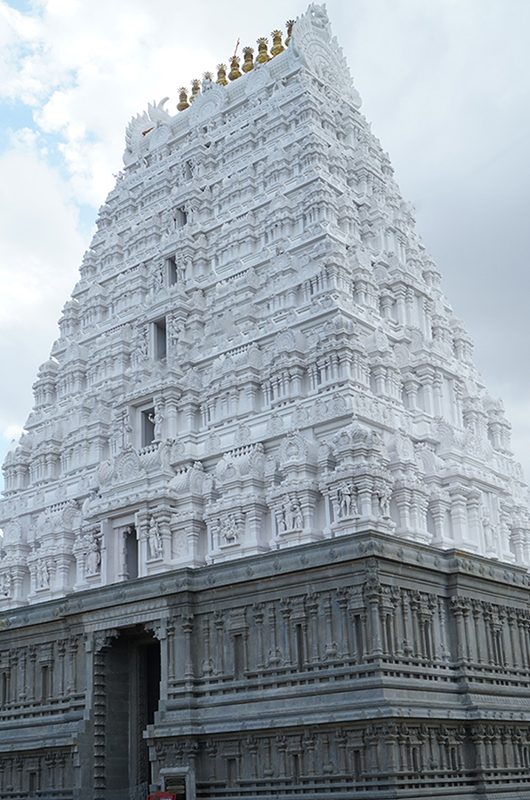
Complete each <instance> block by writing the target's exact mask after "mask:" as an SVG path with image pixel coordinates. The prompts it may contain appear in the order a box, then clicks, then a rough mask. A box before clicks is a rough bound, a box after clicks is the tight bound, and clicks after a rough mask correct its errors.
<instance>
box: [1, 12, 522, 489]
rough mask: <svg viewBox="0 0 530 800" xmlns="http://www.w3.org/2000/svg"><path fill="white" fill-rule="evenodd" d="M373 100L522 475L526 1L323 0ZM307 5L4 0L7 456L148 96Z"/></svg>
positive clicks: (373, 112)
mask: <svg viewBox="0 0 530 800" xmlns="http://www.w3.org/2000/svg"><path fill="white" fill-rule="evenodd" d="M327 6H328V13H329V16H330V18H331V22H332V26H333V29H334V31H335V33H336V34H338V36H339V40H340V43H341V45H342V47H343V49H344V52H345V54H346V57H347V59H348V62H349V64H350V67H351V71H352V74H353V77H354V82H355V85H356V87H357V89H358V90H359V92H360V94H361V96H362V98H363V110H364V113H365V114H366V116H367V118H368V119H369V120H370V122H371V123H372V127H373V130H374V132H375V133H376V135H377V136H378V137H379V138H380V140H381V142H382V145H383V147H384V148H385V150H388V152H389V153H390V158H391V160H392V163H393V164H394V167H395V169H396V174H397V178H398V181H399V182H400V185H401V189H402V191H403V194H404V196H405V198H406V199H407V200H409V201H410V202H412V203H413V205H414V206H415V208H416V212H417V221H418V228H419V231H420V234H421V235H422V237H423V239H424V242H425V244H426V246H427V248H428V249H429V250H430V251H431V253H432V255H433V256H434V258H435V260H436V261H437V263H438V266H439V267H440V270H441V272H442V275H443V278H444V287H445V291H446V294H447V296H448V298H449V300H450V302H451V304H452V306H453V308H454V310H455V313H456V314H457V315H458V316H459V317H461V318H462V319H463V320H464V322H465V324H466V326H467V328H468V330H469V331H470V333H471V335H472V337H473V339H474V341H475V345H476V361H477V363H478V366H479V368H480V370H481V371H482V373H483V376H484V379H485V382H486V385H487V386H488V388H489V391H490V393H491V394H492V395H493V396H495V397H497V396H500V397H502V398H503V400H504V403H505V406H506V409H507V412H508V416H509V419H510V420H511V422H512V424H513V445H514V450H515V453H516V455H517V457H518V458H519V460H520V461H522V463H523V465H524V467H525V471H526V474H527V475H528V476H530V397H529V392H530V373H529V365H530V358H529V327H530V323H529V319H530V308H529V306H530V277H529V276H530V269H529V266H530V264H529V262H530V221H529V216H530V166H529V165H530V158H529V154H528V153H529V148H530V55H529V45H528V43H529V41H530V1H529V0H330V2H328V4H327ZM305 7H306V3H305V1H302V0H292V2H291V3H289V4H286V3H285V2H278V1H277V0H268V2H267V3H263V5H261V4H255V3H252V4H249V3H248V2H242V0H232V2H224V3H219V2H211V0H195V2H194V3H188V2H186V3H184V2H179V1H178V0H177V2H175V0H32V2H25V1H24V0H10V1H9V2H6V0H0V115H1V122H2V124H1V125H0V282H1V292H0V377H1V390H0V458H2V457H3V455H4V453H5V452H6V450H7V448H8V447H9V443H10V441H11V440H12V439H13V437H15V436H17V435H18V432H19V431H20V428H21V426H22V425H23V423H24V421H25V419H26V417H27V415H28V413H29V410H30V408H31V402H32V393H31V385H32V383H33V381H34V380H35V376H36V371H37V368H38V365H39V364H40V363H42V362H43V361H44V360H46V358H47V357H48V354H49V350H50V346H51V343H52V341H53V340H54V339H55V338H56V336H57V327H56V323H57V319H58V318H59V315H60V311H61V308H62V306H63V305H64V302H65V301H66V299H67V297H68V295H69V293H70V291H71V289H72V287H73V285H74V283H75V281H76V273H77V269H78V266H79V263H80V260H81V256H82V253H83V251H84V250H85V249H86V247H87V246H88V243H89V240H90V236H91V233H92V230H93V224H94V219H95V215H96V211H97V208H98V206H99V205H101V203H102V202H103V201H104V199H105V196H106V194H107V192H108V191H109V190H110V188H111V187H112V184H113V177H112V175H113V173H117V172H118V171H119V170H120V168H121V163H122V162H121V155H122V152H123V146H124V129H125V126H126V124H127V122H128V120H129V119H130V117H131V116H132V115H133V114H135V113H137V112H140V111H142V110H143V109H144V108H145V107H146V105H147V101H152V100H154V99H156V100H160V99H161V98H162V97H165V96H169V97H170V102H169V103H168V108H170V109H171V110H172V111H173V110H174V107H175V104H176V102H177V99H178V98H177V90H178V87H180V86H181V85H184V84H189V83H190V82H191V79H192V78H194V77H200V76H201V75H202V73H203V72H204V71H205V70H208V69H213V68H215V65H216V64H217V63H218V62H219V61H226V60H227V58H228V56H229V55H230V53H231V52H232V51H233V49H234V45H235V42H236V40H237V39H238V38H239V39H240V40H241V45H246V44H251V45H253V44H254V43H255V40H256V38H257V37H258V36H263V35H268V34H270V31H271V30H273V29H274V28H276V27H282V26H283V24H284V22H285V17H286V16H292V17H296V16H297V15H298V14H300V13H301V12H303V11H304V10H305Z"/></svg>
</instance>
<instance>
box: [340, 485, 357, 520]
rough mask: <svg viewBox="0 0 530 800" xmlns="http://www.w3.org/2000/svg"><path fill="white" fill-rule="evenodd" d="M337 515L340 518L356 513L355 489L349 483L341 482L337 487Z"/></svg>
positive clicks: (355, 514)
mask: <svg viewBox="0 0 530 800" xmlns="http://www.w3.org/2000/svg"><path fill="white" fill-rule="evenodd" d="M337 504H338V515H339V517H340V518H341V519H346V518H348V517H355V516H357V514H358V511H357V501H356V499H355V489H354V487H353V485H352V484H351V483H343V484H342V486H339V488H338V489H337Z"/></svg>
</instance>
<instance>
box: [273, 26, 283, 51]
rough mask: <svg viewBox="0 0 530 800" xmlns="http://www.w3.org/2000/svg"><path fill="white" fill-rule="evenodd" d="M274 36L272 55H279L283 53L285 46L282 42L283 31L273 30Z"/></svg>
mask: <svg viewBox="0 0 530 800" xmlns="http://www.w3.org/2000/svg"><path fill="white" fill-rule="evenodd" d="M271 36H272V47H271V56H279V55H280V53H283V51H284V50H285V47H284V46H283V44H282V32H281V31H273V32H272V33H271Z"/></svg>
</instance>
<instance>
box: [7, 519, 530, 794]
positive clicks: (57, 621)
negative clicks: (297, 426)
mask: <svg viewBox="0 0 530 800" xmlns="http://www.w3.org/2000/svg"><path fill="white" fill-rule="evenodd" d="M529 583H530V581H529V577H528V574H527V572H526V571H525V570H523V569H520V568H518V567H516V566H513V565H503V564H501V563H495V562H492V561H490V560H487V559H484V558H481V557H479V556H473V555H470V554H468V553H463V552H458V551H448V552H444V553H442V552H437V551H435V550H433V549H432V548H429V547H428V546H422V545H420V544H418V543H409V542H405V541H400V540H397V539H396V538H395V537H392V536H389V535H388V534H383V533H378V532H373V533H369V532H367V533H364V534H355V535H350V536H344V537H342V538H340V539H337V540H334V541H331V542H330V541H325V542H317V543H313V544H307V545H304V546H302V547H295V548H291V549H289V550H285V551H282V552H281V553H268V554H263V555H258V556H254V557H251V558H245V559H240V560H236V561H232V562H230V563H227V562H224V563H220V564H214V565H211V566H206V567H203V568H200V569H194V570H191V569H187V568H186V569H181V570H177V571H174V572H168V573H166V574H165V575H164V576H162V577H161V576H153V577H147V578H143V579H138V580H136V581H131V582H129V583H123V584H120V585H116V586H109V587H106V588H103V589H100V590H98V591H95V590H88V591H86V592H81V593H78V594H76V595H73V596H72V597H70V598H67V599H64V600H57V601H51V602H49V603H42V604H39V605H36V606H33V607H29V608H22V609H18V610H13V611H10V612H8V613H6V614H5V615H4V616H3V618H2V620H1V625H2V631H1V633H0V691H1V695H0V700H1V709H0V719H1V728H0V730H1V736H0V742H1V744H0V751H1V754H0V797H2V799H3V800H4V799H5V800H8V798H17V799H18V798H26V797H28V796H29V797H35V798H36V797H41V798H60V800H74V799H75V800H81V798H83V800H107V798H127V800H128V799H129V798H134V797H141V796H142V794H141V792H142V791H144V790H145V795H147V790H148V786H149V785H151V786H156V785H159V783H160V781H161V776H164V775H167V774H168V773H171V772H174V773H176V774H177V773H179V772H180V773H181V774H182V775H183V776H185V777H186V780H187V786H188V793H187V798H192V797H196V798H197V800H206V799H207V798H208V800H213V798H216V799H217V800H234V798H242V799H243V798H245V800H251V798H252V799H254V798H267V800H272V798H275V800H278V799H279V798H288V797H294V796H303V797H306V798H313V799H314V800H317V798H323V797H334V798H350V797H352V796H353V795H354V794H357V793H359V794H360V796H362V797H365V798H374V799H375V798H398V797H399V798H407V800H408V799H409V798H410V799H412V798H424V797H426V796H427V795H432V796H435V797H439V798H444V799H445V800H449V798H456V797H458V798H475V797H480V798H496V800H501V798H502V800H508V798H515V797H517V798H523V797H528V793H529V792H530V696H529V692H528V688H529V675H530V611H529V610H528V603H529V600H530V591H529ZM133 635H134V637H142V636H143V637H150V638H149V645H148V653H149V659H152V657H154V656H155V654H156V657H157V658H158V657H159V660H160V669H159V672H158V673H157V677H156V681H155V683H154V687H155V691H156V695H157V696H156V704H155V705H156V708H155V713H154V714H153V716H152V721H151V722H148V723H147V724H146V725H145V727H142V723H141V714H140V711H141V704H142V702H143V701H144V700H145V697H144V694H145V693H144V692H143V691H142V690H141V688H140V690H138V686H140V687H141V686H142V684H141V683H140V684H137V683H135V681H136V678H134V679H133V678H132V677H131V676H132V675H133V674H134V675H137V673H135V672H134V667H133V662H132V660H131V659H130V658H129V657H128V656H127V653H128V652H129V653H132V652H133V650H131V649H130V642H132V641H136V640H135V639H134V638H131V636H133ZM127 637H129V639H128V638H127ZM129 640H130V641H129ZM128 641H129V644H128ZM138 641H143V639H141V638H139V639H138ZM146 641H147V640H146ZM127 648H129V649H127ZM129 684H130V685H131V688H130V691H132V694H128V692H129V689H128V688H127V687H128V686H129ZM133 684H134V686H133ZM134 692H137V694H136V696H135V695H134ZM146 692H148V690H146ZM127 698H129V702H128V701H127ZM137 712H138V713H137ZM133 715H136V716H135V720H136V722H134V724H133V722H132V719H133ZM138 715H140V716H138ZM145 719H148V718H147V717H144V721H145ZM138 724H140V728H138ZM134 725H136V727H137V730H139V731H140V739H146V740H147V745H148V756H149V765H148V766H149V772H148V773H145V774H148V775H149V777H148V780H147V781H144V784H142V783H141V781H140V782H139V783H135V782H134V781H135V778H134V776H133V775H132V774H131V764H133V763H134V764H136V766H135V769H140V768H139V767H138V763H137V762H139V755H138V753H139V752H140V751H138V752H136V751H134V748H135V747H136V745H135V743H134V741H133V740H134V735H133V733H132V731H133V727H134ZM138 774H140V773H139V772H138ZM138 787H139V788H138ZM133 789H135V790H136V791H137V792H138V794H135V793H134V791H133Z"/></svg>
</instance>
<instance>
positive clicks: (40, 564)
mask: <svg viewBox="0 0 530 800" xmlns="http://www.w3.org/2000/svg"><path fill="white" fill-rule="evenodd" d="M36 577H37V589H47V588H48V587H49V585H50V573H49V570H48V565H47V563H46V561H45V560H44V559H43V558H41V560H40V561H37V570H36Z"/></svg>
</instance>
